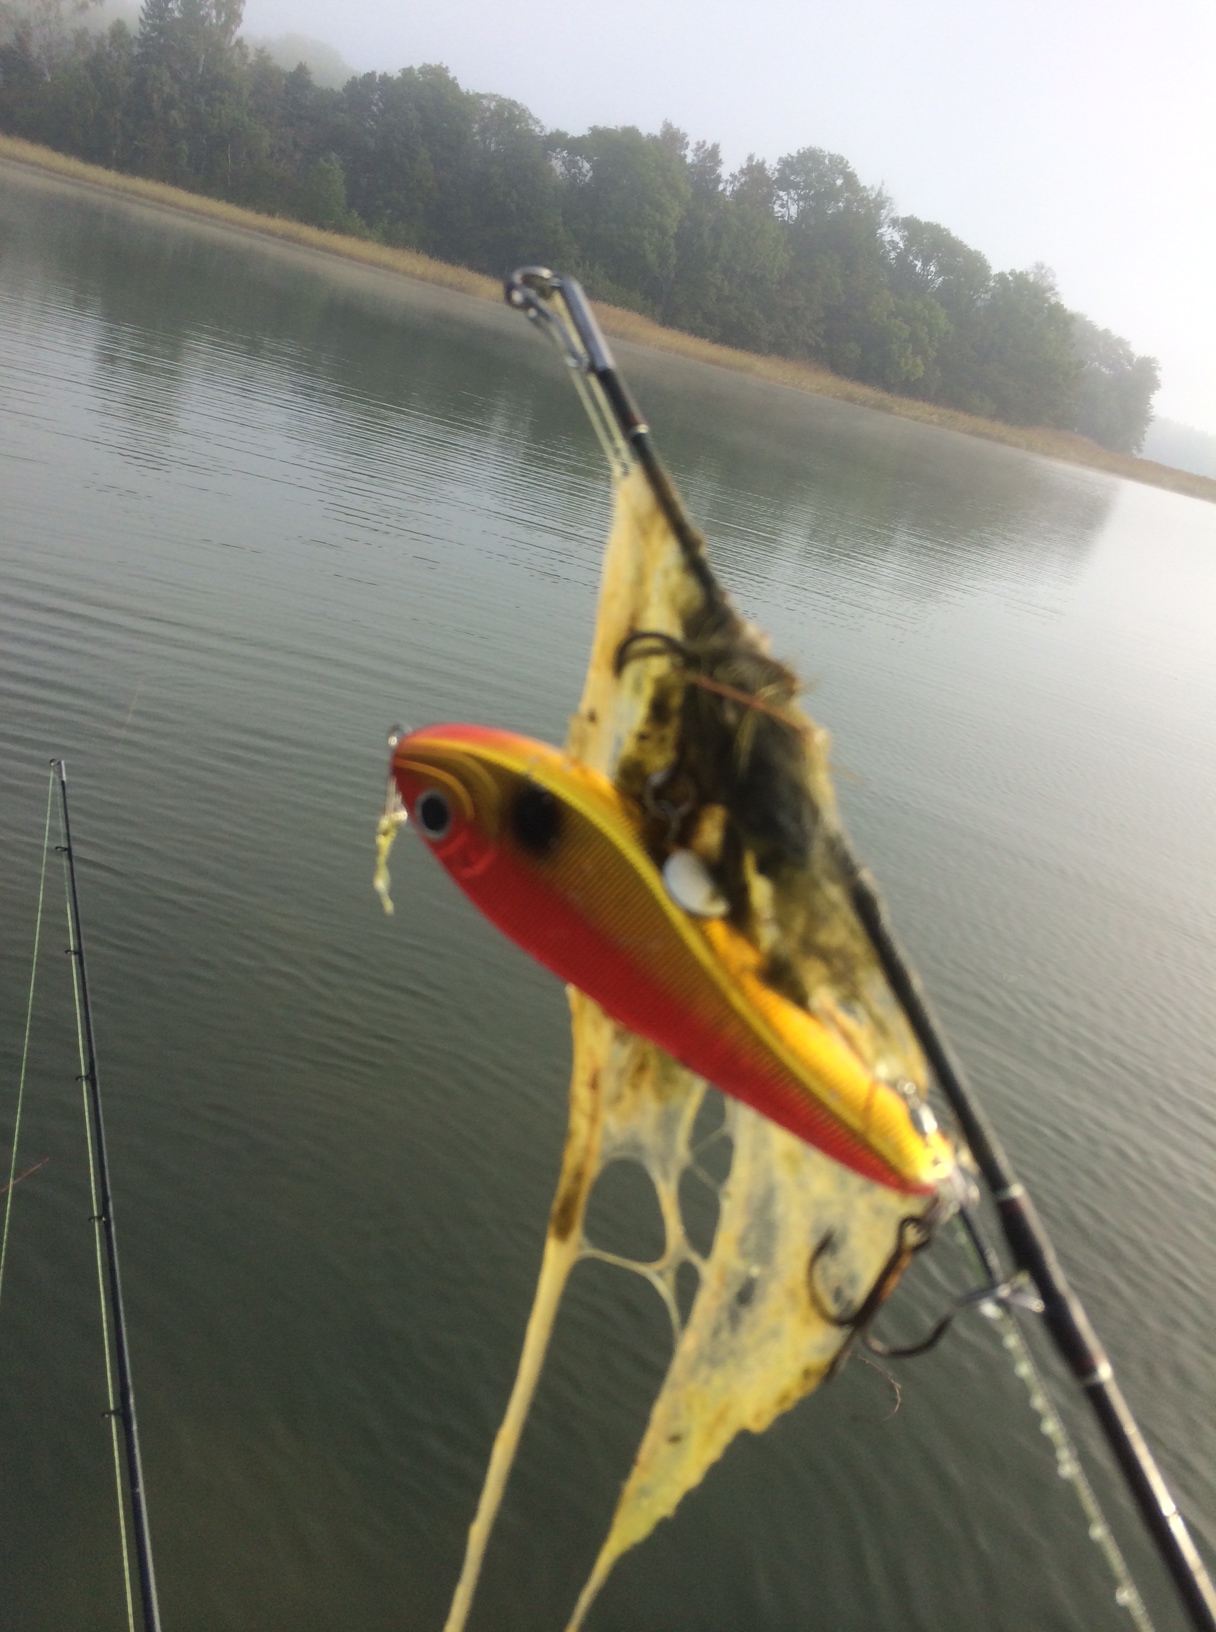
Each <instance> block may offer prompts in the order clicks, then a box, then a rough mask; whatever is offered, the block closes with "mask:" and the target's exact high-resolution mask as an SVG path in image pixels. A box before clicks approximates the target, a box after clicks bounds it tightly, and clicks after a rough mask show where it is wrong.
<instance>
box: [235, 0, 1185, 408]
mask: <svg viewBox="0 0 1216 1632" xmlns="http://www.w3.org/2000/svg"><path fill="white" fill-rule="evenodd" d="M245 29H246V32H247V33H249V34H260V35H274V34H280V33H286V32H292V31H298V32H301V33H306V34H311V35H314V36H315V37H316V38H318V39H321V40H325V41H326V42H327V43H329V44H331V45H333V46H335V47H336V48H337V49H338V50H339V51H340V52H341V53H342V55H343V56H344V57H345V58H346V59H347V61H348V62H350V63H351V65H352V66H353V67H355V68H357V69H360V70H365V69H369V68H376V69H397V68H400V67H403V66H405V65H406V64H417V63H421V62H442V63H445V64H446V65H447V66H448V67H449V68H450V69H451V71H452V72H453V73H454V74H455V75H456V77H457V79H459V80H460V82H461V84H462V85H464V86H466V87H467V88H468V89H471V90H478V91H497V92H499V93H501V94H503V95H505V96H512V97H515V98H517V99H518V100H519V101H521V102H524V103H526V104H527V106H528V107H529V108H531V109H532V111H533V112H534V113H535V114H536V115H537V116H538V117H539V118H540V119H542V120H543V121H544V123H545V124H546V125H549V126H561V127H562V128H564V129H567V130H570V131H574V132H578V131H581V130H584V129H585V128H586V127H587V126H588V125H591V124H614V125H619V124H636V125H640V126H641V127H642V128H643V129H644V130H657V129H658V127H659V124H660V123H661V122H662V120H663V119H671V120H673V121H674V122H675V123H676V124H677V125H679V126H681V127H682V128H683V129H685V130H687V131H688V133H689V135H690V136H691V137H692V138H693V139H694V140H696V139H698V138H702V137H703V138H706V139H708V140H712V141H719V142H721V144H722V148H723V153H724V156H725V159H726V161H727V165H728V167H733V166H734V165H736V164H738V163H739V161H740V160H742V159H743V158H744V157H745V156H746V155H747V153H748V152H749V151H755V152H756V153H757V154H758V155H760V156H761V157H763V158H768V159H776V158H778V157H780V155H781V154H783V153H788V152H792V151H794V150H795V149H797V148H799V147H806V146H815V147H825V148H829V149H831V150H833V151H835V152H839V153H843V154H844V156H845V157H846V158H847V159H848V160H849V161H850V163H852V164H853V166H854V167H855V168H856V170H857V171H858V173H859V174H860V176H861V178H862V180H863V181H866V182H870V183H874V182H881V183H883V184H884V185H885V186H886V188H887V189H888V191H889V192H890V193H891V194H892V196H893V197H894V200H895V203H896V206H897V208H898V209H899V210H900V211H901V212H902V213H907V214H912V215H920V216H923V217H925V218H926V219H928V220H935V221H940V222H941V223H942V224H943V225H944V226H946V227H949V228H950V230H951V231H953V232H956V233H958V234H959V236H960V237H962V238H964V239H966V240H967V242H968V243H970V244H972V245H974V247H975V248H977V249H979V250H982V251H983V253H984V254H985V255H987V256H988V258H989V260H991V261H992V262H993V265H994V266H995V267H996V268H997V269H1004V268H1007V267H1025V266H1029V265H1030V264H1032V263H1033V262H1035V261H1045V262H1046V263H1047V264H1048V265H1049V266H1051V267H1053V268H1054V269H1055V272H1056V274H1057V277H1058V279H1059V285H1060V293H1061V297H1062V298H1063V300H1064V301H1065V302H1066V304H1068V305H1069V306H1071V307H1074V308H1076V309H1079V310H1081V311H1083V312H1085V313H1086V314H1087V315H1088V316H1089V317H1091V318H1093V319H1094V320H1095V321H1096V322H1097V323H1099V324H1100V325H1102V326H1103V327H1104V328H1112V329H1114V330H1115V331H1116V333H1119V334H1122V335H1124V336H1125V337H1126V338H1127V339H1128V340H1130V341H1131V342H1132V344H1133V345H1134V346H1135V348H1136V349H1137V351H1147V352H1149V353H1151V354H1152V355H1154V356H1156V357H1158V358H1159V359H1160V361H1161V365H1162V376H1163V378H1162V389H1161V392H1160V395H1159V396H1158V398H1157V400H1156V411H1157V413H1158V414H1159V415H1161V416H1163V417H1168V418H1173V419H1181V420H1184V421H1187V422H1189V423H1190V424H1193V425H1197V426H1199V427H1201V428H1202V429H1205V430H1207V431H1209V432H1211V433H1216V4H1213V0H1151V3H1148V0H903V3H902V4H901V3H899V0H836V3H835V4H826V3H825V0H751V3H750V4H748V5H744V4H742V3H741V0H648V3H647V4H645V5H639V4H637V3H636V0H634V3H631V4H609V3H608V0H564V3H563V5H562V6H561V7H559V8H554V7H552V6H544V7H541V6H537V5H532V6H529V5H526V4H514V5H507V4H503V3H502V0H442V3H441V4H438V5H436V4H435V3H434V0H426V3H423V0H394V3H392V4H389V3H387V0H345V3H344V4H343V5H341V6H335V5H333V4H332V0H246V9H245Z"/></svg>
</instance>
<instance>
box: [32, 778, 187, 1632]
mask: <svg viewBox="0 0 1216 1632" xmlns="http://www.w3.org/2000/svg"><path fill="white" fill-rule="evenodd" d="M51 763H52V765H53V766H54V769H55V774H56V776H57V778H58V781H59V797H60V803H61V806H62V810H63V847H62V848H63V855H64V860H65V861H66V863H67V874H68V899H69V907H70V911H71V923H72V945H71V947H70V948H69V951H70V952H71V954H72V956H73V957H74V958H75V960H76V968H77V973H78V978H79V981H80V1010H81V1018H82V1021H83V1029H84V1044H85V1085H86V1088H87V1090H88V1100H89V1114H90V1119H91V1121H92V1124H93V1144H94V1149H95V1150H96V1153H97V1189H98V1197H99V1201H100V1206H101V1213H100V1216H99V1217H98V1219H97V1220H96V1222H97V1223H98V1224H100V1225H101V1230H102V1235H103V1237H104V1240H105V1244H106V1275H107V1285H108V1290H109V1295H110V1316H111V1319H112V1320H113V1323H114V1365H115V1370H116V1372H117V1374H118V1400H117V1401H116V1402H115V1401H111V1402H110V1404H111V1407H112V1409H114V1410H116V1411H117V1413H118V1417H119V1420H120V1421H121V1423H122V1430H123V1443H124V1446H125V1449H126V1463H127V1489H128V1494H129V1496H130V1500H131V1520H132V1528H133V1530H134V1533H135V1559H136V1566H137V1568H138V1571H139V1595H140V1607H141V1609H142V1612H143V1622H144V1628H145V1632H161V1624H160V1606H159V1604H158V1602H157V1597H156V1572H155V1569H154V1568H153V1564H152V1535H151V1531H150V1530H149V1528H148V1506H147V1500H146V1498H145V1496H144V1476H143V1463H142V1460H141V1457H140V1454H139V1427H138V1424H137V1422H136V1417H135V1390H134V1386H133V1384H132V1382H131V1353H130V1347H129V1345H128V1343H127V1321H126V1315H125V1313H124V1311H123V1301H122V1277H121V1275H120V1274H119V1268H118V1236H117V1233H116V1231H115V1227H114V1198H113V1196H112V1195H111V1193H110V1165H109V1161H108V1159H107V1156H106V1133H105V1121H104V1118H103V1117H102V1112H101V1078H100V1075H99V1073H98V1069H97V1043H96V1039H95V1038H94V1035H93V1011H92V1008H91V1007H90V1004H89V977H88V971H87V968H86V966H85V957H84V937H83V935H82V934H81V929H80V899H79V897H78V895H77V893H76V857H75V854H74V852H73V850H72V827H71V821H70V819H69V817H68V775H67V766H66V764H65V763H64V761H63V760H62V759H56V760H52V761H51Z"/></svg>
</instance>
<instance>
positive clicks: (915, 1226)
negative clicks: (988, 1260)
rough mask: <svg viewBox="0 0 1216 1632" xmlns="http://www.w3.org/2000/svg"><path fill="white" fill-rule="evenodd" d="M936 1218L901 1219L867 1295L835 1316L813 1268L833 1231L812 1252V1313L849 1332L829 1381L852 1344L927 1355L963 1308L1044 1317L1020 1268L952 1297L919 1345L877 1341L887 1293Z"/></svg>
mask: <svg viewBox="0 0 1216 1632" xmlns="http://www.w3.org/2000/svg"><path fill="white" fill-rule="evenodd" d="M935 1223H936V1220H935V1219H933V1217H932V1215H931V1214H926V1215H925V1216H924V1217H919V1218H918V1217H909V1218H901V1219H900V1221H899V1233H898V1236H897V1238H896V1244H895V1250H894V1251H893V1252H892V1254H891V1256H890V1257H889V1258H888V1259H887V1261H886V1263H885V1264H884V1265H883V1268H882V1270H881V1272H880V1273H879V1276H878V1279H877V1280H876V1281H875V1283H874V1285H873V1286H872V1287H871V1288H870V1291H869V1292H868V1293H867V1295H866V1297H865V1298H864V1299H863V1300H862V1302H861V1303H860V1304H859V1305H858V1307H857V1308H856V1309H854V1310H853V1311H852V1313H850V1314H847V1315H838V1314H836V1313H835V1312H833V1311H832V1310H830V1309H827V1308H825V1307H824V1305H823V1302H822V1300H821V1299H820V1296H819V1289H818V1287H817V1286H816V1285H815V1270H816V1267H817V1265H818V1263H819V1260H820V1259H821V1258H822V1257H823V1255H824V1254H825V1253H826V1252H828V1251H830V1250H831V1247H832V1243H833V1242H834V1240H835V1232H834V1231H833V1230H829V1231H828V1233H827V1234H826V1235H825V1236H824V1237H823V1239H822V1240H821V1241H820V1242H819V1245H818V1246H817V1247H816V1248H815V1250H814V1252H813V1253H812V1254H811V1261H810V1263H809V1264H808V1265H807V1272H806V1279H807V1290H808V1292H809V1293H810V1298H811V1303H812V1304H813V1305H814V1308H815V1312H816V1314H818V1315H819V1317H820V1318H821V1319H822V1320H826V1321H827V1322H828V1323H829V1324H830V1325H832V1326H835V1327H836V1328H837V1329H838V1330H839V1331H848V1332H849V1333H850V1334H851V1336H850V1340H849V1342H848V1343H846V1344H845V1345H844V1347H843V1348H842V1349H841V1351H840V1353H839V1354H838V1355H837V1357H836V1359H835V1360H834V1361H833V1363H832V1367H831V1370H830V1371H829V1373H828V1375H829V1378H830V1377H832V1376H834V1375H835V1373H836V1371H837V1370H838V1369H839V1367H840V1365H841V1364H842V1363H843V1361H844V1359H845V1357H846V1355H847V1354H848V1351H849V1349H850V1348H851V1347H852V1345H853V1344H854V1343H860V1344H861V1345H862V1346H863V1348H865V1349H867V1350H868V1351H869V1353H870V1354H874V1355H877V1356H879V1358H880V1359H883V1360H912V1359H915V1358H916V1356H917V1355H921V1354H928V1352H929V1350H930V1349H933V1348H936V1347H937V1345H938V1343H940V1342H941V1340H942V1338H943V1337H944V1336H945V1334H946V1332H947V1331H948V1330H949V1328H950V1326H951V1325H952V1324H953V1322H954V1320H955V1317H956V1316H958V1315H961V1314H962V1313H963V1311H964V1310H966V1309H976V1308H982V1307H983V1306H984V1305H985V1304H998V1305H1000V1306H1002V1307H1004V1308H1010V1307H1016V1308H1021V1309H1028V1310H1030V1311H1031V1312H1032V1313H1034V1314H1042V1312H1043V1301H1042V1299H1041V1298H1040V1297H1039V1295H1038V1292H1037V1291H1036V1290H1035V1286H1034V1282H1033V1281H1032V1279H1031V1277H1030V1276H1029V1275H1028V1274H1027V1272H1026V1271H1025V1270H1019V1271H1018V1272H1017V1274H1016V1275H1012V1276H1010V1277H1009V1278H1008V1279H1007V1280H1004V1281H997V1280H995V1279H992V1280H990V1281H989V1283H988V1285H986V1286H981V1287H977V1288H976V1289H975V1290H974V1291H973V1292H966V1293H964V1294H963V1296H962V1297H961V1298H958V1299H956V1301H955V1303H954V1306H953V1308H951V1309H949V1310H947V1312H946V1313H945V1314H944V1315H943V1316H942V1318H941V1319H940V1320H939V1321H938V1322H937V1323H936V1325H935V1326H933V1327H932V1328H931V1330H930V1331H929V1333H928V1335H927V1336H926V1337H924V1338H922V1339H921V1340H920V1342H919V1343H908V1344H904V1345H901V1346H899V1347H893V1346H891V1345H890V1344H887V1343H883V1342H881V1341H880V1340H879V1339H878V1338H876V1337H875V1336H874V1334H873V1332H872V1330H871V1327H872V1326H873V1324H874V1321H875V1320H876V1318H877V1316H878V1312H879V1309H880V1308H881V1307H882V1305H883V1303H884V1302H885V1300H886V1298H887V1296H888V1295H889V1293H890V1292H891V1291H892V1290H893V1289H894V1285H895V1282H896V1281H897V1280H898V1279H899V1277H900V1276H901V1275H902V1274H903V1272H904V1270H905V1269H906V1268H907V1265H908V1263H909V1262H910V1260H911V1259H912V1258H913V1256H914V1255H915V1254H916V1253H918V1252H921V1251H923V1250H924V1248H925V1247H927V1246H928V1245H929V1243H930V1241H932V1239H933V1236H934V1233H935Z"/></svg>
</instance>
